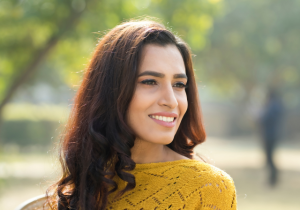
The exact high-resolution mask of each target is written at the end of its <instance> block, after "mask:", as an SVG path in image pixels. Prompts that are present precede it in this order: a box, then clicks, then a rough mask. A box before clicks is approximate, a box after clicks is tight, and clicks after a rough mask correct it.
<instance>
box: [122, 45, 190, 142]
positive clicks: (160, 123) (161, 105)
mask: <svg viewBox="0 0 300 210" xmlns="http://www.w3.org/2000/svg"><path fill="white" fill-rule="evenodd" d="M186 84H187V77H186V73H185V65H184V61H183V58H182V56H181V54H180V52H179V50H178V49H177V47H176V46H175V45H166V46H159V45H155V44H147V45H146V46H145V47H144V49H143V51H142V54H141V60H140V64H139V67H138V78H137V84H136V89H135V92H134V94H133V98H132V100H131V102H130V104H129V108H128V112H127V123H128V125H129V126H130V128H131V129H132V130H133V132H134V134H135V135H136V141H137V140H138V141H146V142H148V143H154V144H163V145H166V144H169V143H171V142H172V141H173V139H174V136H175V134H176V132H177V130H178V127H179V125H180V122H181V120H182V118H183V116H184V114H185V112H186V110H187V107H188V102H187V96H186V92H185V86H186Z"/></svg>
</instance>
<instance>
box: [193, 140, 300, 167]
mask: <svg viewBox="0 0 300 210" xmlns="http://www.w3.org/2000/svg"><path fill="white" fill-rule="evenodd" d="M195 152H196V153H197V154H200V155H201V156H203V157H204V158H206V159H207V160H208V162H209V163H211V164H213V165H215V166H217V167H220V168H256V169H258V168H263V167H264V165H265V157H264V154H263V151H262V148H261V145H260V141H259V139H258V138H255V137H252V138H238V139H237V138H236V139H220V138H212V137H208V138H207V140H206V142H204V143H203V144H201V145H199V146H197V147H196V148H195ZM297 160H298V161H297ZM275 161H276V164H277V165H278V167H279V169H281V170H293V171H300V142H299V141H298V142H296V141H293V142H291V141H289V142H282V143H281V144H280V145H279V147H278V149H277V151H276V153H275Z"/></svg>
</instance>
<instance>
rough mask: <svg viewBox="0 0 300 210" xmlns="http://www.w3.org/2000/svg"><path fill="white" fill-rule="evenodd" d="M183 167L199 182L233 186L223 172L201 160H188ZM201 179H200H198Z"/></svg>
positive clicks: (231, 180) (226, 174) (227, 175)
mask: <svg viewBox="0 0 300 210" xmlns="http://www.w3.org/2000/svg"><path fill="white" fill-rule="evenodd" d="M190 160H191V161H187V162H186V163H185V164H184V165H185V168H186V169H187V170H189V171H190V174H194V176H195V178H196V177H199V179H198V178H197V180H198V181H199V182H203V183H205V182H208V181H209V182H213V181H215V182H224V183H225V182H226V183H228V184H229V185H233V184H234V183H233V179H232V178H231V176H230V175H229V174H228V173H226V172H225V171H224V170H222V169H220V168H218V167H216V166H213V165H211V164H209V163H206V162H204V161H203V160H201V159H190ZM200 177H201V178H200Z"/></svg>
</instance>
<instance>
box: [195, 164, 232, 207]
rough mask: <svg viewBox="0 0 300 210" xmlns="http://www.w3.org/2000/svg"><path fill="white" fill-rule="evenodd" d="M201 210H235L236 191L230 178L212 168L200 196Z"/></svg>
mask: <svg viewBox="0 0 300 210" xmlns="http://www.w3.org/2000/svg"><path fill="white" fill-rule="evenodd" d="M200 201H201V208H200V209H201V210H236V209H237V201H236V190H235V186H234V182H233V180H232V178H231V177H230V176H229V175H228V174H227V173H225V172H224V171H222V170H220V169H217V168H215V167H213V170H212V171H211V173H209V178H208V179H207V181H206V183H205V184H204V186H203V188H202V190H201V194H200Z"/></svg>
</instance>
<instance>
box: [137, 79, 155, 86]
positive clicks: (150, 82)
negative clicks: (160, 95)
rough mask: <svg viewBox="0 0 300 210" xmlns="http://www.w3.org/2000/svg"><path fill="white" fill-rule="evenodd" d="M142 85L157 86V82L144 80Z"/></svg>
mask: <svg viewBox="0 0 300 210" xmlns="http://www.w3.org/2000/svg"><path fill="white" fill-rule="evenodd" d="M141 83H142V84H145V85H156V81H155V80H152V79H151V80H149V79H148V80H144V81H142V82H141Z"/></svg>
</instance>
